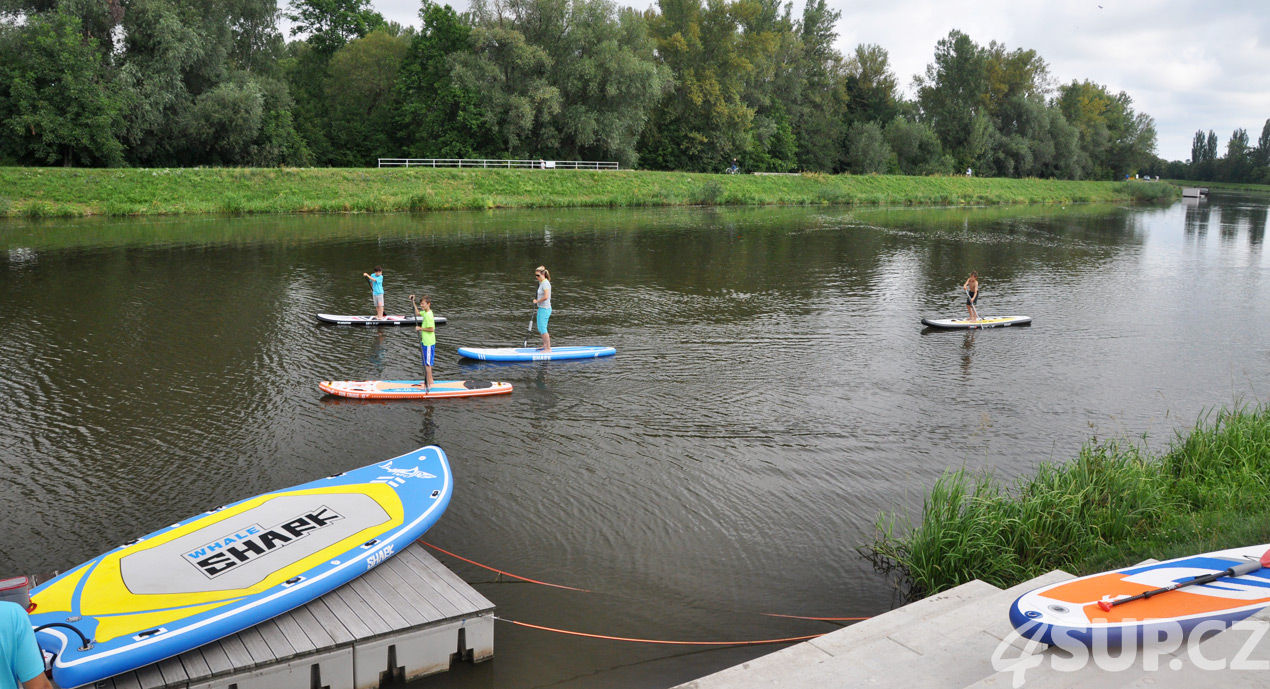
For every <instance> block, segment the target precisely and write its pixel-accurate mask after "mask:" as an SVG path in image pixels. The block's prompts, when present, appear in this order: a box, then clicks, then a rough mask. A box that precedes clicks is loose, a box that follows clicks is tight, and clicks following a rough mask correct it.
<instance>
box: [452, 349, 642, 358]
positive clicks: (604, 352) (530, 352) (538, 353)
mask: <svg viewBox="0 0 1270 689" xmlns="http://www.w3.org/2000/svg"><path fill="white" fill-rule="evenodd" d="M614 354H617V350H616V349H614V348H612V347H552V348H551V351H550V352H544V351H542V350H541V349H537V348H535V347H514V348H513V347H506V348H503V349H498V348H492V347H459V356H465V357H467V358H469V359H480V360H481V361H556V360H558V359H595V358H597V357H602V356H613V355H614Z"/></svg>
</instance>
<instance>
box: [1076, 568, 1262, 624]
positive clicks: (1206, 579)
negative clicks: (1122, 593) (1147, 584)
mask: <svg viewBox="0 0 1270 689" xmlns="http://www.w3.org/2000/svg"><path fill="white" fill-rule="evenodd" d="M1259 569H1261V563H1260V562H1244V563H1242V564H1238V565H1235V566H1234V567H1230V568H1229V569H1226V570H1225V571H1222V572H1213V573H1212V574H1203V575H1200V576H1198V577H1195V578H1194V579H1191V580H1189V581H1180V582H1177V583H1175V584H1169V585H1168V586H1165V587H1163V588H1158V589H1153V590H1151V591H1144V592H1142V593H1139V594H1138V595H1136V596H1130V597H1128V598H1121V599H1119V600H1113V601H1110V602H1108V601H1098V607H1099V608H1102V610H1103V612H1106V611H1108V610H1111V609H1112V608H1114V607H1115V606H1117V605H1122V604H1124V603H1128V602H1129V601H1131V600H1138V599H1140V598H1150V597H1151V596H1156V595H1159V594H1161V593H1168V592H1169V591H1176V590H1178V589H1181V588H1186V587H1187V586H1197V585H1199V584H1208V583H1211V582H1214V581H1217V580H1218V579H1220V578H1222V577H1238V576H1243V575H1245V574H1250V573H1252V572H1255V571H1257V570H1259Z"/></svg>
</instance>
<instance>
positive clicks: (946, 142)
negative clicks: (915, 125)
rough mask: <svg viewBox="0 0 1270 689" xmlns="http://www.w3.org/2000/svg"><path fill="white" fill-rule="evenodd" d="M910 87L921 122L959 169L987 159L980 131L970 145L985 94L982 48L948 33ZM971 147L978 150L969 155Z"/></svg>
mask: <svg viewBox="0 0 1270 689" xmlns="http://www.w3.org/2000/svg"><path fill="white" fill-rule="evenodd" d="M913 85H914V86H915V87H916V89H917V102H918V105H919V106H920V107H921V112H922V118H923V120H924V121H925V122H927V123H929V124H930V126H931V128H932V129H934V130H935V133H936V134H938V135H939V140H940V141H941V142H942V143H943V146H944V150H946V151H948V152H949V153H950V154H951V155H952V156H953V158H954V159H955V160H956V161H957V165H958V167H959V168H960V167H961V166H963V165H972V164H974V163H975V162H978V160H977V159H982V157H983V156H984V155H987V154H986V153H985V152H984V150H983V146H984V145H986V134H985V133H984V132H983V131H981V130H980V131H978V134H979V137H978V139H976V140H975V141H973V142H972V136H973V135H974V134H975V132H976V130H974V129H973V126H974V124H975V122H976V120H977V118H978V115H979V113H980V112H981V111H982V110H983V108H984V106H985V105H986V100H987V92H988V59H987V55H986V52H985V51H984V49H983V48H981V47H979V46H978V45H977V44H975V42H974V41H972V40H970V37H969V36H967V35H966V34H964V33H962V32H960V31H957V30H953V31H951V32H949V34H948V36H947V37H945V38H942V39H940V40H939V42H938V43H936V44H935V61H934V62H932V63H930V64H929V65H927V66H926V74H925V76H924V77H923V76H918V77H917V78H915V79H914V81H913ZM972 145H973V147H975V148H976V149H978V150H976V151H972V150H971V148H972Z"/></svg>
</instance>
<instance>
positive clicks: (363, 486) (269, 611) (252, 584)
mask: <svg viewBox="0 0 1270 689" xmlns="http://www.w3.org/2000/svg"><path fill="white" fill-rule="evenodd" d="M453 485H454V484H453V481H452V478H451V475H450V465H449V462H448V461H447V459H446V456H445V452H443V451H442V450H441V448H439V447H436V446H428V447H425V448H422V449H419V450H415V451H414V452H410V453H408V454H405V455H402V456H400V457H396V458H394V459H390V460H388V461H386V462H381V463H379V464H373V465H371V466H367V467H363V468H361V469H356V470H353V471H348V472H343V473H340V474H335V475H334V476H328V477H327V478H324V479H319V480H317V481H312V482H310V483H306V484H303V485H300V486H296V487H294V488H286V489H283V490H278V491H274V492H272V493H265V494H264V495H259V496H256V497H254V498H249V499H247V500H242V501H240V502H236V503H233V504H231V505H225V506H223V507H217V508H215V509H213V510H211V511H209V512H204V513H203V514H200V515H198V516H195V517H191V518H189V519H186V520H185V521H182V522H178V523H176V524H173V525H171V526H168V527H165V528H162V529H159V530H158V531H155V532H154V533H151V534H149V535H147V536H143V537H141V538H139V539H137V540H135V541H133V542H131V543H127V544H125V545H122V546H119V547H118V548H115V549H114V550H111V551H109V552H107V553H105V554H103V555H99V556H98V557H96V558H93V559H92V560H89V561H88V562H86V563H84V564H82V565H79V566H77V567H74V568H72V569H71V570H69V571H67V572H65V573H64V574H61V575H59V576H57V577H55V578H54V579H51V580H49V581H48V582H46V583H44V584H41V585H40V586H38V587H36V588H35V589H34V590H33V591H32V592H31V602H32V603H33V604H34V611H33V612H32V613H31V624H32V625H34V626H35V627H39V626H40V625H44V624H49V623H58V624H59V625H60V626H56V627H48V628H45V629H42V630H40V631H38V632H36V637H37V639H38V641H39V645H40V648H42V649H43V650H44V651H46V652H48V653H52V654H54V656H55V657H54V658H53V663H52V668H53V680H54V681H55V682H56V683H57V685H58V686H59V687H63V688H64V689H72V687H78V686H82V685H86V684H88V685H91V684H92V683H93V682H96V681H98V680H101V679H105V678H107V677H111V676H113V675H117V674H119V673H121V672H127V671H129V670H134V669H136V668H138V667H142V666H145V665H148V664H150V663H154V662H157V661H159V660H162V659H164V658H169V657H171V656H174V655H177V654H179V653H184V652H185V651H188V650H191V649H193V648H197V647H199V646H202V645H203V644H206V643H209V642H211V641H214V640H216V639H219V638H222V637H225V636H228V635H230V634H234V633H236V632H239V631H242V630H243V629H247V628H249V627H251V626H253V625H256V624H259V623H261V622H264V621H265V620H268V619H270V618H272V617H275V616H277V615H280V614H282V613H284V612H286V611H288V610H291V609H292V608H295V607H297V606H300V605H304V604H305V603H308V602H309V601H311V600H313V599H315V598H317V597H319V596H321V595H323V594H326V593H328V592H330V591H332V590H333V589H335V588H337V587H339V586H341V585H343V584H346V583H348V582H349V581H352V580H353V579H355V578H356V577H358V576H359V575H361V574H362V573H364V572H366V571H368V570H370V569H372V568H374V567H375V566H376V565H378V564H380V563H381V562H384V561H385V560H387V559H388V558H389V557H391V556H392V555H394V554H395V553H398V552H400V551H401V550H403V549H405V547H406V546H407V545H409V544H410V543H412V542H413V541H414V540H415V539H417V538H419V537H420V536H422V535H423V533H424V532H425V531H427V530H428V528H429V527H431V526H432V525H433V524H434V523H435V522H436V521H437V519H438V518H439V517H440V516H441V513H442V512H444V511H445V508H446V505H448V504H449V502H450V494H451V491H452V490H453ZM68 627H69V628H68ZM72 628H73V629H72ZM80 634H82V635H83V638H86V639H87V640H88V643H87V644H85V643H84V641H83V640H82V639H81V637H80Z"/></svg>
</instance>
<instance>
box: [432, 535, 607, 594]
mask: <svg viewBox="0 0 1270 689" xmlns="http://www.w3.org/2000/svg"><path fill="white" fill-rule="evenodd" d="M419 542H420V543H422V544H424V545H426V546H428V547H429V548H432V549H433V550H439V551H441V552H443V553H445V554H446V555H449V556H450V557H453V558H457V559H459V560H462V561H464V562H467V563H470V564H473V565H476V566H477V567H480V568H482V569H488V570H489V571H491V572H498V573H499V574H502V575H503V576H508V577H511V578H513V579H520V580H521V581H527V582H529V583H531V584H542V585H543V586H552V587H554V588H558V589H568V590H570V591H581V592H583V593H594V591H591V590H590V589H580V588H575V587H573V586H565V585H564V584H552V583H548V582H545V581H538V580H537V579H530V578H529V577H522V576H517V575H515V574H512V573H511V572H504V571H503V570H501V569H494V568H493V567H490V566H489V565H483V564H481V563H479V562H476V561H474V560H469V559H467V558H466V557H462V556H459V555H455V554H454V553H452V552H450V551H448V550H445V549H444V548H438V547H436V546H435V545H432V544H431V543H428V542H427V541H419Z"/></svg>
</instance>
